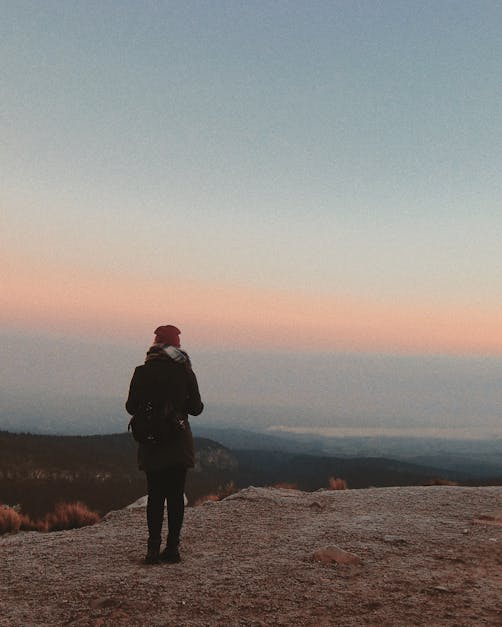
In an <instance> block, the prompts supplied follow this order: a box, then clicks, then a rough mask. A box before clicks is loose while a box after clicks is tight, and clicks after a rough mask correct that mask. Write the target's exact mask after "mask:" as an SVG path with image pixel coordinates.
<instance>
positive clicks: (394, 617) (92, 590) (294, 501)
mask: <svg viewBox="0 0 502 627" xmlns="http://www.w3.org/2000/svg"><path fill="white" fill-rule="evenodd" d="M145 544H146V522H145V510H144V508H132V509H125V510H121V511H117V512H112V513H110V514H109V515H108V516H107V517H106V518H105V519H104V520H103V521H102V522H101V523H99V524H97V525H95V526H93V527H87V528H83V529H79V530H72V531H63V532H56V533H50V534H40V533H36V532H24V533H23V532H22V533H18V534H14V535H10V536H3V537H2V538H1V539H0V556H1V568H0V625H2V626H4V625H5V626H9V627H12V626H17V625H22V626H23V627H24V626H29V625H40V626H42V625H75V626H76V625H79V626H84V625H89V626H96V627H97V626H100V625H103V626H114V627H115V626H116V625H152V626H153V625H159V626H160V625H173V626H174V625H183V626H196V625H242V626H244V625H249V626H251V625H257V626H258V625H287V626H291V625H316V626H323V625H354V626H355V625H357V626H360V625H396V626H397V625H399V626H403V625H427V626H431V625H451V626H453V625H455V626H462V625H472V626H476V627H477V626H479V625H502V488H501V487H488V488H463V487H447V486H434V487H412V488H401V487H400V488H373V489H368V490H346V491H333V492H330V491H318V492H313V493H305V492H298V491H295V490H282V489H273V488H252V487H251V488H248V489H246V490H242V491H241V492H239V493H237V494H235V495H232V496H231V497H228V498H227V499H225V500H224V501H222V502H220V503H207V504H205V505H202V506H200V507H196V508H189V509H187V511H186V518H185V526H184V535H183V539H182V557H183V561H182V563H181V564H176V565H169V564H163V565H156V566H145V565H143V563H142V560H143V557H144V554H145ZM326 547H337V548H338V549H342V550H343V551H348V552H350V553H351V554H353V555H355V556H356V558H354V561H358V560H357V558H359V562H358V563H355V564H342V563H337V562H332V563H322V562H318V561H315V560H314V558H313V555H314V553H315V552H316V551H319V550H322V549H324V548H326ZM335 555H336V552H335Z"/></svg>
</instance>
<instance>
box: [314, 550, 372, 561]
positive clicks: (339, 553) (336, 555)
mask: <svg viewBox="0 0 502 627" xmlns="http://www.w3.org/2000/svg"><path fill="white" fill-rule="evenodd" d="M313 558H314V561H316V562H321V563H323V564H331V563H332V562H336V563H337V564H360V563H361V558H360V557H358V556H357V555H354V553H349V552H348V551H344V550H343V549H340V548H338V547H337V546H325V547H323V548H322V549H318V550H317V551H316V552H315V553H314V555H313Z"/></svg>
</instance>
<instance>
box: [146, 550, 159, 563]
mask: <svg viewBox="0 0 502 627" xmlns="http://www.w3.org/2000/svg"><path fill="white" fill-rule="evenodd" d="M145 564H160V555H159V549H151V548H149V549H148V551H147V553H146V557H145Z"/></svg>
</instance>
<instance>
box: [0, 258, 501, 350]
mask: <svg viewBox="0 0 502 627" xmlns="http://www.w3.org/2000/svg"><path fill="white" fill-rule="evenodd" d="M4 286H5V287H4V291H3V298H2V301H3V302H2V308H1V313H0V320H1V322H2V325H3V327H4V329H7V330H8V329H12V330H28V331H30V332H35V333H36V332H37V331H39V332H55V333H58V334H60V335H62V336H65V335H69V334H74V335H77V336H79V337H83V338H87V339H99V340H102V339H103V338H108V339H112V340H114V341H115V340H119V341H122V340H127V341H130V340H131V341H132V340H134V341H136V340H137V339H138V338H139V337H145V338H146V337H148V340H149V339H150V335H151V336H153V329H154V328H155V327H156V326H157V325H159V324H165V323H170V322H172V323H175V324H177V325H179V326H180V327H181V329H182V332H183V333H182V340H183V341H184V342H185V343H186V344H188V345H192V346H193V345H198V346H201V347H204V346H219V347H223V348H255V349H266V348H271V349H287V350H300V351H304V350H320V351H331V350H354V351H364V352H373V351H376V352H413V353H453V354H469V353H485V354H502V331H501V329H500V324H499V320H500V316H499V312H498V311H496V310H490V309H487V310H481V309H472V310H470V309H469V308H468V307H466V306H460V305H458V306H455V305H451V306H448V307H446V306H444V305H443V306H441V307H440V306H435V307H432V306H423V305H420V304H417V303H407V302H396V303H389V302H387V303H372V302H363V301H362V300H361V301H358V300H356V299H354V298H346V297H340V298H338V297H335V296H327V295H325V296H318V295H316V296H312V295H310V294H307V293H305V292H304V293H300V292H298V293H293V292H291V291H284V292H277V291H272V290H266V289H258V288H249V289H248V288H243V287H242V286H241V287H234V286H229V285H218V284H212V285H210V284H202V283H196V282H178V283H173V282H172V281H168V282H166V284H165V285H164V284H162V283H160V282H158V281H144V280H140V279H139V278H137V277H136V278H131V279H127V278H124V277H119V278H116V279H112V278H109V277H97V276H88V277H82V276H80V275H79V274H78V273H72V272H71V271H70V270H68V269H67V270H56V269H54V268H53V269H50V270H49V269H43V268H42V269H40V268H39V269H37V271H36V272H35V271H34V270H33V269H32V268H28V267H24V268H22V269H20V267H19V266H17V267H16V271H15V273H14V272H12V273H11V275H10V276H9V271H8V265H7V273H6V280H5V281H4Z"/></svg>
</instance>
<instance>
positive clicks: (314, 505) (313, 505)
mask: <svg viewBox="0 0 502 627" xmlns="http://www.w3.org/2000/svg"><path fill="white" fill-rule="evenodd" d="M309 507H310V509H311V510H314V511H319V510H321V509H322V508H323V507H322V505H321V503H319V501H313V502H312V503H311V504H310V505H309Z"/></svg>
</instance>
